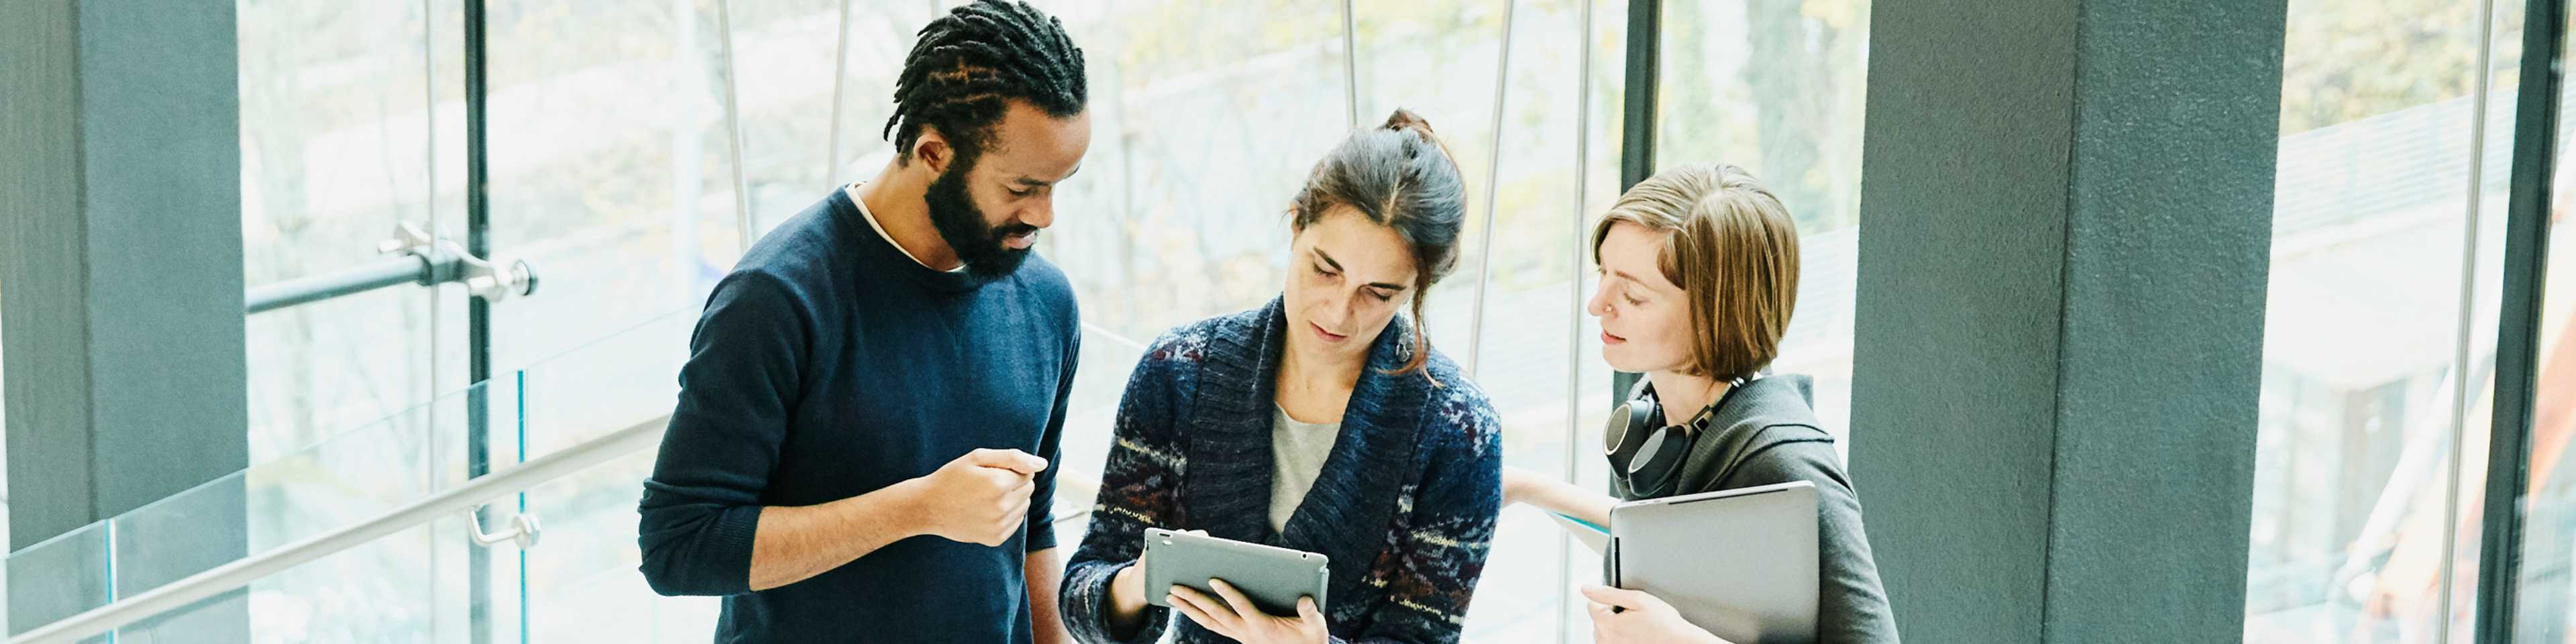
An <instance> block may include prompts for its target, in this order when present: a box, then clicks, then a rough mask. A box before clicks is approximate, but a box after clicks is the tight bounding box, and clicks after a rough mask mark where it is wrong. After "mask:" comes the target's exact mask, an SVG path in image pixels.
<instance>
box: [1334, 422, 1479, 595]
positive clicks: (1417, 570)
mask: <svg viewBox="0 0 2576 644" xmlns="http://www.w3.org/2000/svg"><path fill="white" fill-rule="evenodd" d="M1450 386H1452V387H1460V386H1465V387H1467V388H1466V389H1465V390H1463V391H1457V392H1454V393H1451V394H1449V395H1448V400H1447V401H1444V402H1443V403H1442V404H1441V405H1440V407H1439V408H1438V409H1435V410H1427V411H1431V412H1432V413H1433V414H1434V416H1433V418H1434V420H1433V421H1432V422H1436V423H1441V424H1444V425H1447V426H1446V427H1443V428H1440V429H1439V430H1437V431H1436V432H1435V433H1434V435H1435V436H1438V437H1441V440H1439V441H1437V442H1433V443H1429V444H1426V445H1425V446H1426V447H1430V448H1432V450H1431V452H1430V454H1429V462H1428V464H1427V466H1426V467H1425V468H1424V469H1423V474H1422V480H1421V483H1419V484H1418V485H1417V486H1414V487H1413V488H1412V489H1410V490H1408V491H1407V493H1406V496H1407V497H1409V500H1410V502H1409V503H1408V504H1407V505H1410V506H1411V508H1412V510H1411V512H1410V514H1409V515H1408V520H1407V521H1406V522H1405V529H1403V530H1401V531H1399V532H1397V533H1396V534H1393V535H1390V537H1389V540H1390V542H1391V547H1389V548H1388V549H1387V550H1386V551H1384V552H1383V553H1381V554H1380V555H1379V556H1380V557H1381V559H1380V561H1379V562H1378V564H1377V565H1375V566H1372V568H1373V569H1374V570H1375V572H1374V573H1373V574H1376V575H1378V576H1379V577H1380V578H1379V579H1375V580H1372V582H1373V583H1379V584H1381V585H1383V586H1384V587H1385V588H1386V601H1385V602H1382V603H1380V604H1379V605H1378V606H1377V608H1376V609H1375V610H1376V612H1375V614H1373V615H1371V616H1370V620H1369V626H1368V628H1366V629H1364V630H1363V631H1361V633H1360V635H1359V637H1357V638H1356V639H1353V640H1349V641H1352V642H1367V643H1388V644H1397V643H1401V644H1449V643H1452V642H1456V641H1458V637H1459V632H1460V631H1461V630H1462V629H1463V628H1465V625H1466V621H1467V600H1468V598H1469V597H1470V596H1471V595H1473V594H1474V593H1475V590H1476V581H1477V579H1478V578H1480V577H1482V576H1483V575H1484V572H1485V556H1486V554H1487V553H1489V552H1490V551H1491V550H1492V549H1493V539H1494V524H1495V521H1496V518H1497V516H1499V515H1500V514H1501V513H1502V506H1503V493H1502V490H1503V483H1502V480H1503V479H1502V477H1503V449H1502V438H1501V437H1502V433H1501V427H1502V423H1501V421H1500V420H1499V419H1498V418H1497V417H1496V416H1495V414H1494V410H1493V406H1492V405H1490V404H1488V403H1487V402H1486V401H1485V399H1484V397H1483V395H1482V394H1480V393H1475V391H1474V388H1473V387H1472V386H1469V385H1464V383H1455V384H1452V385H1450ZM1336 641H1340V640H1336Z"/></svg>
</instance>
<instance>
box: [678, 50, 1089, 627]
mask: <svg viewBox="0 0 2576 644" xmlns="http://www.w3.org/2000/svg"><path fill="white" fill-rule="evenodd" d="M1084 82H1085V81H1084V79H1083V69H1082V50H1081V49H1080V48H1077V47H1075V46H1074V45H1073V41H1072V40H1071V39H1070V38H1067V37H1066V36H1065V33H1064V28H1063V25H1062V23H1060V22H1059V21H1057V20H1056V19H1054V18H1051V17H1049V16H1047V15H1046V14H1043V13H1040V12H1039V11H1037V10H1036V9H1032V8H1030V7H1029V6H1028V5H1027V4H1026V3H1018V2H1012V3H1005V2H1001V1H998V0H980V1H978V2H974V3H972V4H968V5H966V6H962V7H958V8H956V9H954V10H952V11H949V12H948V14H947V15H944V16H941V17H940V18H939V19H938V20H935V21H932V22H931V23H930V25H929V26H927V27H923V28H922V30H921V33H920V41H919V42H918V43H916V44H915V45H913V48H912V53H911V54H910V55H909V56H907V57H906V58H905V59H904V67H903V73H902V75H901V76H900V77H899V78H898V79H897V81H896V84H895V92H894V101H895V113H894V118H892V119H888V121H887V123H886V133H887V134H888V135H889V136H890V137H891V138H892V139H893V140H894V157H893V158H892V159H891V160H889V161H887V163H886V165H885V167H884V169H882V170H879V171H878V172H877V174H876V176H875V177H874V178H872V179H869V180H868V181H865V182H862V183H856V184H851V185H848V186H844V187H841V188H837V189H835V190H833V191H832V192H831V194H830V195H829V196H827V197H825V198H824V199H823V200H822V202H821V203H817V204H815V205H814V206H812V207H810V208H807V209H806V210H805V212H803V213H801V214H798V215H796V216H795V217H794V218H793V219H790V220H788V221H787V222H786V223H783V224H780V225H779V227H778V229H777V230H773V231H771V232H770V233H769V234H768V235H767V236H764V237H762V238H761V240H760V242H759V243H757V244H754V245H753V246H752V248H751V250H750V251H749V252H747V253H745V254H744V255H743V257H742V260H741V261H740V262H738V263H736V264H735V265H734V268H733V272H732V273H731V274H728V275H726V276H725V278H724V279H723V280H722V281H720V282H718V283H717V284H716V287H715V289H714V292H713V293H712V294H710V295H709V296H708V298H707V306H706V311H705V312H704V313H703V314H701V316H700V317H699V319H698V327H697V331H696V333H695V334H694V335H693V336H692V338H691V340H690V342H689V349H690V354H689V361H688V364H687V366H685V367H683V368H682V369H681V371H680V396H679V404H678V406H677V408H676V409H674V410H673V411H672V412H671V425H670V429H669V430H668V431H667V433H665V434H664V435H663V437H662V450H661V455H660V458H659V459H658V460H657V461H656V462H655V463H654V465H653V476H652V478H650V479H648V480H646V481H645V482H644V497H643V501H642V503H641V505H640V511H641V514H642V515H643V516H642V520H641V522H640V526H639V528H638V536H637V542H638V544H639V545H640V546H641V547H642V550H643V555H644V557H643V566H642V569H643V573H644V578H645V580H646V581H647V582H649V583H651V584H652V586H653V589H654V590H655V591H656V592H660V593H662V594H665V595H722V596H724V612H723V616H722V617H720V618H718V619H719V623H718V624H717V629H716V640H717V641H720V642H826V641H871V642H876V641H885V642H923V641H939V642H1014V643H1028V642H1058V641H1064V640H1065V637H1064V630H1063V629H1064V627H1063V625H1062V622H1061V621H1060V620H1058V619H1057V618H1056V615H1055V613H1056V590H1057V585H1058V581H1059V580H1060V579H1061V576H1062V574H1063V569H1064V566H1063V563H1062V562H1063V558H1062V557H1061V556H1059V554H1058V552H1057V551H1056V549H1055V546H1056V542H1055V533H1054V531H1053V525H1052V523H1053V514H1052V513H1051V512H1050V511H1049V510H1050V507H1051V506H1052V503H1051V501H1052V500H1053V499H1054V496H1055V475H1054V470H1052V469H1050V467H1049V465H1050V462H1051V461H1053V460H1054V459H1055V458H1056V457H1057V454H1058V452H1057V450H1056V444H1057V442H1058V437H1059V436H1061V434H1062V429H1063V426H1064V415H1065V398H1066V396H1067V394H1068V393H1069V392H1070V390H1071V387H1072V385H1073V372H1074V356H1075V352H1076V350H1077V348H1078V342H1079V340H1080V339H1081V335H1080V333H1079V331H1078V330H1077V329H1078V327H1077V323H1076V317H1075V315H1076V313H1075V310H1074V300H1073V290H1072V287H1071V285H1070V283H1068V282H1067V281H1066V280H1065V277H1064V274H1063V273H1061V272H1058V271H1057V270H1056V268H1055V266H1054V265H1052V264H1049V263H1048V262H1047V261H1046V260H1045V259H1043V258H1038V257H1034V256H1033V255H1032V254H1031V252H1030V247H1031V246H1033V245H1034V244H1035V243H1036V242H1037V236H1038V232H1039V231H1040V230H1042V229H1044V228H1046V227H1047V226H1048V225H1049V224H1052V223H1054V221H1055V212H1054V188H1055V185H1056V184H1057V183H1059V182H1062V181H1064V180H1065V179H1066V178H1067V177H1070V176H1072V175H1073V173H1074V171H1075V170H1077V169H1078V167H1079V166H1080V165H1081V163H1082V155H1083V151H1084V150H1085V149H1086V148H1088V147H1089V146H1090V141H1091V134H1090V132H1091V123H1090V120H1089V119H1088V117H1086V116H1085V115H1084V109H1083V104H1084V101H1085V100H1086V99H1085V91H1084Z"/></svg>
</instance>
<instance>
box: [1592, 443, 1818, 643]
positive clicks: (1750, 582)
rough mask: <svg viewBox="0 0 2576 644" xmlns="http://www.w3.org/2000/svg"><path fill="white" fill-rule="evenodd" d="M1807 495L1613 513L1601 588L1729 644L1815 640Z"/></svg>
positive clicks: (1766, 492) (1775, 491) (1751, 496)
mask: <svg viewBox="0 0 2576 644" xmlns="http://www.w3.org/2000/svg"><path fill="white" fill-rule="evenodd" d="M1816 531H1817V522H1816V485H1815V484H1813V483H1809V482H1806V481H1791V482H1788V483H1781V484H1777V485H1765V486H1761V487H1748V488H1739V489H1733V490H1719V491H1716V492H1709V493H1706V494H1691V495H1686V496H1675V497H1666V498H1661V499H1647V500H1642V501H1630V502H1627V503H1621V504H1619V505H1618V506H1617V507H1613V508H1611V509H1610V557H1609V559H1610V562H1611V563H1610V566H1609V571H1608V572H1609V576H1610V580H1609V581H1610V585H1611V586H1616V587H1619V588H1626V589H1629V590H1643V591H1646V592H1648V593H1651V594H1653V595H1654V596H1655V597H1657V598H1659V599H1662V600H1664V603H1668V604H1672V605H1673V608H1674V609H1676V610H1679V611H1681V614H1682V618H1684V619H1688V620H1690V622H1691V623H1692V624H1696V625H1698V626H1699V627H1700V628H1704V629H1708V632H1709V633H1711V634H1714V635H1717V636H1718V637H1721V638H1725V639H1726V641H1729V642H1738V643H1739V644H1772V643H1775V642H1792V643H1805V642H1813V641H1815V640H1816V583H1817V575H1816V562H1817V560H1818V558H1817V553H1816Z"/></svg>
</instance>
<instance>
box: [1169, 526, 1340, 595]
mask: <svg viewBox="0 0 2576 644" xmlns="http://www.w3.org/2000/svg"><path fill="white" fill-rule="evenodd" d="M1330 563H1332V562H1331V560H1329V559H1326V558H1325V557H1324V556H1323V555H1319V554H1315V553H1312V552H1301V551H1296V550H1290V549H1287V548H1279V547H1273V546H1265V545H1261V544H1257V543H1245V542H1241V541H1235V540H1232V539H1219V538H1216V537H1211V536H1207V535H1202V534H1190V533H1185V532H1173V531H1170V530H1164V529H1161V528H1149V529H1147V530H1145V563H1144V566H1145V572H1144V575H1145V603H1148V604H1152V605H1155V606H1170V605H1171V604H1170V603H1169V602H1168V601H1165V600H1164V596H1165V595H1168V594H1170V593H1168V592H1165V590H1166V589H1169V588H1171V587H1173V586H1188V587H1190V588H1193V589H1196V590H1198V591H1199V592H1202V593H1206V594H1207V596H1209V597H1220V595H1218V594H1217V593H1216V591H1215V590H1214V589H1211V588H1209V587H1208V583H1207V582H1208V580H1209V579H1223V580H1225V583H1226V584H1227V585H1231V586H1234V589H1235V590H1238V591H1241V592H1242V593H1243V595H1244V597H1246V598H1249V599H1251V600H1252V603H1253V605H1254V606H1258V607H1260V608H1261V610H1262V611H1263V612H1267V613H1270V614H1272V615H1277V616H1282V617H1292V616H1295V615H1296V614H1297V599H1298V598H1300V597H1314V598H1315V608H1316V609H1317V610H1322V609H1323V608H1324V606H1325V604H1324V585H1325V583H1326V582H1329V581H1331V580H1332V574H1333V573H1332V567H1331V566H1329V565H1327V564H1330Z"/></svg>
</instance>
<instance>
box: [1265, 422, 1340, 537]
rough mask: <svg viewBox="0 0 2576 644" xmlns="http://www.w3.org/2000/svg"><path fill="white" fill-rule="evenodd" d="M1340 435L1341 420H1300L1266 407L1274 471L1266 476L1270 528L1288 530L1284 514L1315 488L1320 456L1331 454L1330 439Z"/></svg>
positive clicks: (1321, 461) (1291, 511)
mask: <svg viewBox="0 0 2576 644" xmlns="http://www.w3.org/2000/svg"><path fill="white" fill-rule="evenodd" d="M1341 436H1342V424H1341V423H1309V422H1302V421H1299V420H1297V419H1295V418H1289V417H1288V410H1286V409H1282V408H1280V407H1279V406H1278V405H1275V404H1274V405H1271V406H1270V462H1271V465H1272V467H1273V468H1274V470H1275V471H1273V472H1272V473H1271V475H1270V529H1272V530H1278V531H1281V532H1286V531H1287V530H1288V517H1289V516H1290V515H1294V514H1296V513H1297V504H1299V503H1303V502H1305V501H1306V491H1307V490H1312V489H1314V488H1315V477H1317V476H1321V475H1323V473H1324V459H1325V457H1328V456H1331V455H1332V453H1333V442H1334V441H1338V440H1341Z"/></svg>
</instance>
